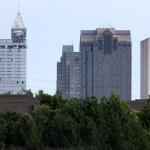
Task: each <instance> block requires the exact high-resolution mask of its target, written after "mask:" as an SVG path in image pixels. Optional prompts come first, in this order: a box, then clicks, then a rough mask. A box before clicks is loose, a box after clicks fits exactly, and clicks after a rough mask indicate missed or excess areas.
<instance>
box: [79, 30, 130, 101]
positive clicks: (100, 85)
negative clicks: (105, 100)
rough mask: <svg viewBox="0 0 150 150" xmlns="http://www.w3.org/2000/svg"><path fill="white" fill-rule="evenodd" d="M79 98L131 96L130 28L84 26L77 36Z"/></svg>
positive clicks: (124, 97) (125, 97)
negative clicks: (92, 27)
mask: <svg viewBox="0 0 150 150" xmlns="http://www.w3.org/2000/svg"><path fill="white" fill-rule="evenodd" d="M80 53H81V62H80V72H81V74H80V81H81V90H80V91H81V98H82V99H85V98H87V97H91V96H96V97H97V98H102V97H104V96H105V97H108V96H110V95H111V94H112V93H116V94H119V95H120V96H121V97H122V98H123V99H124V100H131V35H130V31H129V30H115V28H98V29H96V30H83V31H81V37H80Z"/></svg>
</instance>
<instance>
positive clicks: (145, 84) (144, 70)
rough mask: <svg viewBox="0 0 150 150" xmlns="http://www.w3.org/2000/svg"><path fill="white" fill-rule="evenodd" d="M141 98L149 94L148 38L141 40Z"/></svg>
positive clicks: (149, 43) (149, 44)
mask: <svg viewBox="0 0 150 150" xmlns="http://www.w3.org/2000/svg"><path fill="white" fill-rule="evenodd" d="M140 74H141V75H140V79H141V81H140V82H141V85H140V86H141V87H140V95H141V99H146V98H148V96H149V95H150V38H147V39H145V40H143V41H141V71H140Z"/></svg>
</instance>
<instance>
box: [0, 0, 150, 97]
mask: <svg viewBox="0 0 150 150" xmlns="http://www.w3.org/2000/svg"><path fill="white" fill-rule="evenodd" d="M18 2H19V3H20V7H21V14H22V18H23V21H24V24H25V26H26V27H27V30H28V42H27V43H28V49H27V87H28V89H29V88H30V89H32V90H33V91H34V92H35V91H37V90H38V89H43V90H44V91H45V92H49V93H51V94H53V93H54V92H55V90H56V63H57V61H59V59H60V56H61V51H62V45H63V44H72V43H73V44H74V46H75V51H78V50H79V38H80V30H82V29H95V28H98V27H109V24H111V26H113V27H115V28H116V29H125V30H126V29H127V30H128V29H130V30H131V34H132V45H133V47H132V98H133V99H135V98H139V95H140V41H141V40H143V39H145V38H147V37H149V36H150V20H149V19H150V12H149V6H150V1H149V0H0V39H3V38H10V28H11V26H12V25H13V23H14V19H15V17H16V11H17V4H18Z"/></svg>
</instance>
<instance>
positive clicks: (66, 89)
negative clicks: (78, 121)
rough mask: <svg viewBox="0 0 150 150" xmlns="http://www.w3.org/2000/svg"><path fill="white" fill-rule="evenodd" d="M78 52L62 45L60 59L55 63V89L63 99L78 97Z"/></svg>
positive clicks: (70, 46) (69, 46)
mask: <svg viewBox="0 0 150 150" xmlns="http://www.w3.org/2000/svg"><path fill="white" fill-rule="evenodd" d="M79 57H80V54H79V52H74V51H73V46H72V45H64V46H63V51H62V57H61V61H60V62H58V63H57V91H59V92H60V93H61V95H62V97H63V98H64V99H71V98H78V99H79V98H80V83H79V82H80V78H79V72H80V70H79Z"/></svg>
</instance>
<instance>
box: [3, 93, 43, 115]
mask: <svg viewBox="0 0 150 150" xmlns="http://www.w3.org/2000/svg"><path fill="white" fill-rule="evenodd" d="M39 107H40V101H39V100H37V99H35V98H33V97H32V96H28V95H0V112H16V113H29V114H30V113H32V111H34V110H36V109H38V108H39Z"/></svg>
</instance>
